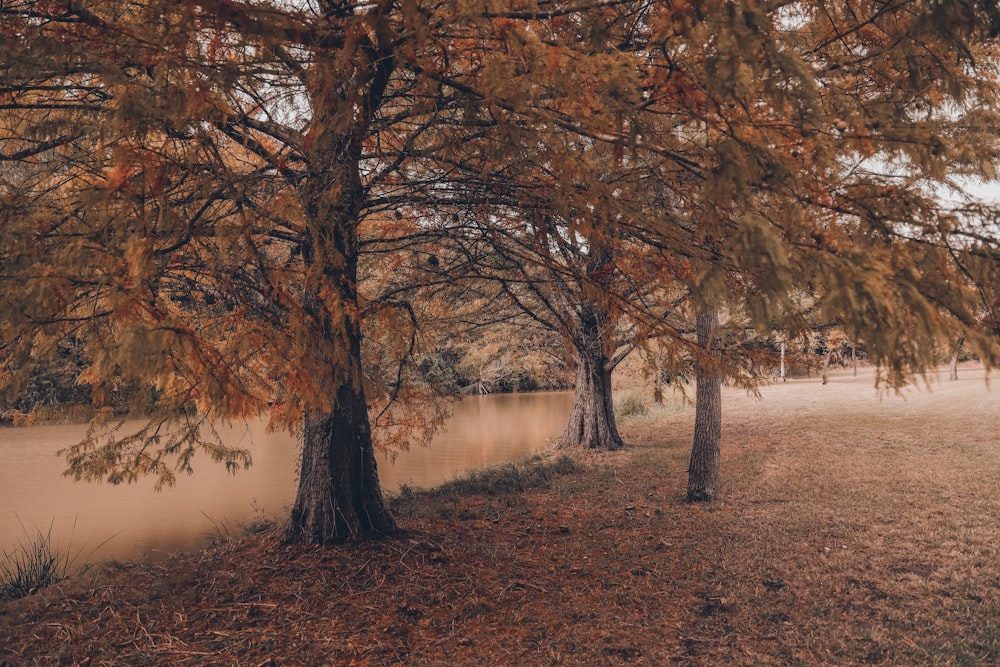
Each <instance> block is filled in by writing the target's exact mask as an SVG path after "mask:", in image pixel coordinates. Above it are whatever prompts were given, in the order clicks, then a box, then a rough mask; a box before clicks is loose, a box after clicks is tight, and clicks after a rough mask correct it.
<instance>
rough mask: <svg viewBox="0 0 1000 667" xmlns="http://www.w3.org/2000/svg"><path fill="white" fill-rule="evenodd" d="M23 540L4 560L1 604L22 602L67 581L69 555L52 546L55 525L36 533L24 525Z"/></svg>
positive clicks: (0, 564) (0, 560) (0, 565)
mask: <svg viewBox="0 0 1000 667" xmlns="http://www.w3.org/2000/svg"><path fill="white" fill-rule="evenodd" d="M21 529H22V530H23V531H24V537H23V539H22V540H21V541H20V542H19V543H18V545H17V547H15V548H14V549H13V550H12V551H10V552H8V551H4V552H3V557H2V558H0V600H18V599H20V598H23V597H27V596H29V595H31V594H32V593H36V592H37V591H40V590H41V589H43V588H45V587H46V586H51V585H52V584H56V583H59V582H60V581H62V580H64V579H66V578H67V576H68V573H69V567H70V557H69V552H68V551H66V552H62V551H59V550H57V549H55V548H54V547H53V546H52V524H49V529H48V531H47V532H44V533H43V532H42V531H41V529H38V528H36V529H35V532H34V533H31V532H29V531H28V529H27V528H25V527H24V525H23V524H22V525H21Z"/></svg>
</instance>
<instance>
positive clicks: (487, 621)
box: [0, 367, 1000, 665]
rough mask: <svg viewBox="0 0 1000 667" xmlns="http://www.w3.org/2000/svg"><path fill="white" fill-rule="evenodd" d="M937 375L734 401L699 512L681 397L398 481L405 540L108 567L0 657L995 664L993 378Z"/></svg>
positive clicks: (259, 543)
mask: <svg viewBox="0 0 1000 667" xmlns="http://www.w3.org/2000/svg"><path fill="white" fill-rule="evenodd" d="M946 377H947V376H946V375H945V374H942V375H938V376H934V377H932V378H931V379H932V380H933V386H932V388H931V390H930V391H927V390H923V389H921V390H916V389H911V390H907V391H905V392H903V394H902V395H901V396H896V395H893V394H889V395H886V396H883V397H881V398H880V397H879V396H878V395H877V394H876V393H875V391H874V389H873V388H872V378H871V375H870V374H863V375H862V376H861V377H858V378H855V377H853V376H852V375H851V374H850V372H849V371H848V372H847V373H843V372H841V373H839V374H834V375H833V376H832V377H831V380H830V383H829V384H827V385H825V386H824V385H822V384H821V383H820V381H819V379H811V380H795V381H790V382H788V383H785V384H776V385H772V386H769V387H765V388H763V389H762V391H761V396H760V398H759V399H755V398H753V397H750V396H747V395H746V394H745V393H743V392H739V391H736V390H727V392H726V395H725V400H724V411H725V427H724V432H723V478H724V480H725V482H724V489H723V498H722V499H721V500H720V501H718V502H716V503H713V504H710V505H705V506H693V505H688V504H687V503H685V502H684V494H685V482H686V473H685V467H686V461H687V453H688V448H689V446H690V437H691V430H692V423H693V411H692V410H691V408H690V407H687V408H684V409H676V406H675V407H672V408H670V409H665V410H661V411H656V410H653V411H650V412H648V413H646V414H645V415H639V416H636V417H635V418H630V419H628V420H626V421H625V423H624V424H623V429H622V430H623V433H624V435H625V439H626V441H627V442H628V443H630V445H631V446H630V447H629V448H628V450H627V451H625V452H621V453H579V452H578V453H575V454H574V455H573V460H574V461H575V465H573V464H572V463H567V461H566V460H565V459H563V458H559V457H558V456H557V455H552V456H551V457H548V458H547V459H543V460H542V461H536V462H534V463H533V464H531V466H530V467H531V468H532V469H533V470H534V472H532V473H531V474H527V473H524V472H523V471H518V470H515V469H513V468H511V467H506V468H504V469H501V470H498V471H495V473H494V474H492V476H490V475H480V476H477V477H476V479H475V480H474V481H475V483H474V484H473V483H470V484H465V485H462V484H453V485H449V486H447V487H444V488H442V489H438V490H436V491H431V492H413V493H408V494H407V495H406V496H405V497H403V498H400V499H398V500H397V501H396V502H395V513H396V515H397V517H398V518H399V521H400V524H401V525H402V526H403V527H404V528H405V529H406V531H407V532H406V533H405V534H403V535H400V536H399V537H397V538H394V539H392V540H386V541H382V542H377V543H368V544H352V545H346V546H343V547H338V548H335V549H315V548H309V547H289V546H284V545H281V544H280V543H279V542H278V540H277V538H276V536H275V535H273V534H272V535H264V536H252V537H249V538H246V539H242V540H232V541H228V542H226V543H225V544H223V545H221V546H219V547H217V548H215V549H214V550H209V551H205V552H201V553H198V554H192V555H190V556H182V557H177V558H174V559H172V560H170V561H168V562H166V563H159V564H147V565H122V564H118V565H115V566H113V567H107V568H104V569H103V570H102V571H93V572H91V573H88V574H86V575H81V576H78V577H76V578H74V579H72V580H70V581H68V582H64V583H63V584H59V585H58V586H55V587H53V588H52V589H47V590H45V591H43V592H42V593H40V594H38V595H35V596H32V597H29V598H27V599H26V600H23V601H20V602H12V603H2V604H0V636H2V637H5V638H7V641H6V642H0V664H3V661H4V660H5V659H6V660H7V661H9V662H10V663H13V664H17V665H27V664H34V662H35V661H38V662H41V663H45V664H48V663H52V662H55V661H57V660H58V661H62V662H64V663H68V664H77V663H79V662H81V661H84V660H88V661H89V662H88V663H87V664H91V665H99V664H114V663H116V662H117V663H119V664H121V663H125V664H163V665H167V664H253V665H279V664H281V665H285V664H287V665H293V664H323V662H327V663H328V664H359V665H396V664H400V665H402V664H406V665H513V664H517V665H548V664H564V665H609V664H611V665H617V664H636V665H665V664H681V665H870V664H884V665H937V664H942V665H943V664H950V665H981V664H992V663H996V662H998V661H1000V557H998V556H1000V554H998V551H1000V391H998V390H993V391H990V390H988V389H987V385H986V383H985V382H984V375H983V373H982V371H981V370H979V369H978V368H977V367H966V368H962V369H961V370H960V379H959V380H958V381H957V382H948V381H947V379H946ZM74 661H75V662H74Z"/></svg>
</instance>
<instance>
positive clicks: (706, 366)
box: [687, 305, 722, 502]
mask: <svg viewBox="0 0 1000 667" xmlns="http://www.w3.org/2000/svg"><path fill="white" fill-rule="evenodd" d="M718 330H719V314H718V312H717V311H716V309H715V307H714V306H711V305H709V306H703V307H702V308H701V309H700V310H699V312H698V318H697V336H698V345H699V346H700V347H701V350H700V354H699V359H698V361H697V362H696V366H697V372H698V375H697V383H698V385H697V387H696V389H695V422H694V442H693V444H692V447H691V462H690V464H689V466H688V487H687V498H688V500H689V501H694V502H704V501H707V500H713V499H714V498H715V497H716V495H717V493H718V489H719V456H720V453H721V451H720V447H721V443H722V368H721V366H720V363H719V359H718V353H717V352H716V348H717V342H716V336H717V334H718Z"/></svg>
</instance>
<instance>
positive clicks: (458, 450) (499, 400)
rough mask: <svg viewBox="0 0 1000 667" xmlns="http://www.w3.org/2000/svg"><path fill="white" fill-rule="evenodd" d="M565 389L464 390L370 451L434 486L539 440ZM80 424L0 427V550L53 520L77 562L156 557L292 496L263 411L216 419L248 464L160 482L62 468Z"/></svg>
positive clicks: (416, 482) (411, 480)
mask: <svg viewBox="0 0 1000 667" xmlns="http://www.w3.org/2000/svg"><path fill="white" fill-rule="evenodd" d="M572 399H573V395H572V393H571V392H539V393H530V394H497V395H488V396H468V397H464V398H462V399H461V400H459V401H458V402H457V403H456V404H455V405H454V413H453V415H452V416H451V418H450V419H449V420H448V421H447V422H446V424H445V425H444V427H443V429H442V430H441V432H440V433H438V434H437V435H436V436H435V438H434V439H433V440H432V442H431V444H430V445H429V446H428V447H414V448H412V449H410V450H409V451H404V452H401V453H400V454H399V455H398V456H397V457H396V458H395V460H394V461H393V460H390V459H389V458H388V457H387V456H380V457H379V477H380V479H381V481H382V486H383V488H384V489H385V491H386V492H388V493H393V492H395V491H397V490H398V489H399V488H400V487H401V486H402V485H404V484H405V485H409V486H414V487H425V488H426V487H432V486H436V485H438V484H441V483H442V482H445V481H447V480H449V479H452V478H454V477H456V476H459V475H461V474H462V473H463V472H466V471H468V470H472V469H476V468H482V467H485V466H490V465H496V464H499V463H505V462H508V461H514V460H518V459H522V458H524V457H526V456H530V455H531V454H534V453H537V452H539V451H541V450H543V449H545V448H546V447H548V446H549V445H550V444H551V443H552V442H553V440H554V439H555V438H556V437H557V436H558V435H559V434H560V433H561V432H562V430H563V428H565V426H566V420H567V419H568V417H569V410H570V406H571V403H572ZM85 430H86V426H82V425H79V424H75V425H53V426H32V427H28V428H2V429H0V550H3V551H8V552H9V551H11V550H12V549H13V548H14V547H15V546H16V545H17V543H18V542H19V541H23V537H24V531H25V530H27V531H29V532H30V533H32V534H34V532H35V531H36V530H38V529H41V530H42V531H43V532H47V531H48V530H49V527H50V526H51V527H52V536H53V543H54V545H55V546H56V547H57V548H60V549H67V548H68V549H70V551H71V553H72V554H73V555H74V556H75V558H76V562H75V564H76V565H80V564H83V563H85V562H95V561H101V560H108V559H118V560H139V559H150V560H155V559H160V558H163V557H165V556H166V555H168V554H169V553H171V552H174V551H178V550H184V549H191V548H196V547H198V546H199V545H201V544H204V543H205V542H206V540H208V539H209V538H210V537H211V536H212V535H213V534H215V533H218V532H225V531H227V530H228V531H231V532H235V531H237V530H238V527H239V525H240V523H241V522H245V521H249V520H253V519H254V518H256V517H257V515H263V516H267V517H279V518H280V517H283V516H284V515H285V514H287V512H288V508H289V507H290V506H291V503H292V501H293V499H294V496H295V483H296V476H295V467H296V462H297V457H298V444H297V442H296V439H295V438H294V437H293V436H291V435H289V434H287V433H267V432H266V429H265V428H264V423H263V422H251V423H248V424H243V425H240V426H234V427H232V428H228V429H221V430H220V432H222V433H224V434H225V439H226V441H227V444H230V445H234V446H239V447H244V448H246V449H249V450H250V452H251V453H252V455H253V467H252V468H250V469H249V470H243V471H240V472H239V473H237V474H236V475H229V474H227V473H226V471H225V469H224V468H223V466H220V465H218V464H215V463H213V462H212V461H211V460H209V459H208V458H207V457H205V456H196V457H195V460H194V463H193V465H194V469H195V472H194V475H191V476H187V475H180V476H179V477H178V480H177V484H176V485H175V486H173V487H170V488H166V489H164V490H163V491H161V492H155V491H153V488H152V480H142V481H140V482H139V483H138V484H133V485H122V486H111V485H108V484H100V483H87V482H74V481H73V480H72V479H70V478H67V477H64V476H63V475H62V472H63V470H65V468H66V465H65V461H64V460H63V459H62V458H60V457H57V456H56V455H55V452H56V451H58V450H59V449H61V448H63V447H67V446H69V445H71V444H74V443H76V442H77V441H78V440H79V439H80V438H81V437H82V435H83V433H84V432H85Z"/></svg>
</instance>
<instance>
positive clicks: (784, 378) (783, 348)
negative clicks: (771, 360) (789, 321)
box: [781, 341, 788, 382]
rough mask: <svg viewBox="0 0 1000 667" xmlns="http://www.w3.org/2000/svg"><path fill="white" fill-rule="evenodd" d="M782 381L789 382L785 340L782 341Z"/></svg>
mask: <svg viewBox="0 0 1000 667" xmlns="http://www.w3.org/2000/svg"><path fill="white" fill-rule="evenodd" d="M781 381H782V382H788V379H787V378H786V377H785V341H781Z"/></svg>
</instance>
